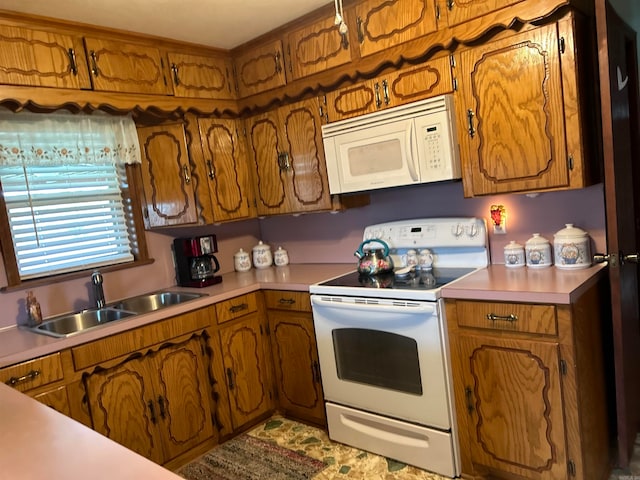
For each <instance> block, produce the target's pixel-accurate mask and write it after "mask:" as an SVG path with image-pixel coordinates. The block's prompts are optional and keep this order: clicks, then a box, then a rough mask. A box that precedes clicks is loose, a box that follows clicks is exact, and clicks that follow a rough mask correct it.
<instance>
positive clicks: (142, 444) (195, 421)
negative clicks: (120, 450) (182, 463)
mask: <svg viewBox="0 0 640 480" xmlns="http://www.w3.org/2000/svg"><path fill="white" fill-rule="evenodd" d="M204 342H205V340H204V338H203V337H202V336H194V337H192V338H191V339H189V340H187V341H184V342H182V343H178V344H175V345H170V346H163V347H160V348H158V349H156V350H153V351H150V352H148V353H145V354H143V355H141V356H140V355H133V356H132V357H131V358H130V359H128V360H126V361H125V362H124V363H122V364H120V365H118V366H115V367H112V368H107V369H102V368H96V369H95V371H93V372H91V373H90V374H87V375H85V378H84V384H85V388H86V391H87V401H88V403H89V407H90V410H91V414H92V418H93V427H94V429H95V430H96V431H97V432H100V433H102V434H103V435H105V436H107V437H109V438H111V439H112V440H114V441H116V442H118V443H120V444H122V445H124V446H126V447H127V448H130V449H131V450H133V451H135V452H137V453H139V454H141V455H143V456H144V457H146V458H149V459H151V460H153V461H155V462H156V463H160V464H162V463H166V462H167V461H169V460H171V459H173V458H175V457H177V456H178V455H180V454H181V453H184V452H186V451H188V450H190V449H191V448H193V447H195V446H196V445H198V444H200V443H202V442H203V441H205V440H207V439H208V438H209V437H211V436H212V435H213V422H212V413H211V412H212V403H211V402H212V401H211V398H210V384H209V379H208V376H207V363H208V362H206V361H205V358H204V357H203V354H202V351H204Z"/></svg>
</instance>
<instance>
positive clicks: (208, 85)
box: [167, 52, 236, 100]
mask: <svg viewBox="0 0 640 480" xmlns="http://www.w3.org/2000/svg"><path fill="white" fill-rule="evenodd" d="M167 56H168V58H169V65H170V67H171V80H172V82H173V92H174V94H175V96H176V97H194V98H212V99H218V100H231V99H235V98H236V92H235V85H234V82H233V62H232V61H231V60H230V59H226V58H222V57H210V56H199V55H188V54H184V53H177V52H168V54H167Z"/></svg>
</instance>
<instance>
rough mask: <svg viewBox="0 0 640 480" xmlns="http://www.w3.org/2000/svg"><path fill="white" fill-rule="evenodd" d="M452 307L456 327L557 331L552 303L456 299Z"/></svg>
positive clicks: (555, 332) (517, 330) (554, 332)
mask: <svg viewBox="0 0 640 480" xmlns="http://www.w3.org/2000/svg"><path fill="white" fill-rule="evenodd" d="M456 310H457V317H458V325H459V326H460V327H475V328H487V329H493V330H507V331H513V332H526V333H540V334H545V335H557V334H558V326H557V322H556V307H555V306H554V305H530V304H521V303H498V302H496V303H487V302H468V301H457V302H456Z"/></svg>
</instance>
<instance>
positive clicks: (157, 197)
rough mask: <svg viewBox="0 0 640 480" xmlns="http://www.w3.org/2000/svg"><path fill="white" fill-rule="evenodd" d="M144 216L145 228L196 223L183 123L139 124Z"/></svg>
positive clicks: (193, 194)
mask: <svg viewBox="0 0 640 480" xmlns="http://www.w3.org/2000/svg"><path fill="white" fill-rule="evenodd" d="M138 138H139V140H140V150H141V155H142V165H141V172H142V185H143V189H144V199H143V205H144V211H143V216H144V220H145V225H146V226H147V228H153V227H164V226H170V225H182V224H192V223H196V222H197V211H196V202H195V193H194V186H193V180H192V177H191V167H190V165H189V155H188V151H187V143H186V139H185V133H184V125H183V124H182V123H173V124H167V125H159V126H153V127H139V128H138Z"/></svg>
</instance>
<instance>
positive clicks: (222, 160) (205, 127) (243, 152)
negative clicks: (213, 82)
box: [193, 117, 256, 223]
mask: <svg viewBox="0 0 640 480" xmlns="http://www.w3.org/2000/svg"><path fill="white" fill-rule="evenodd" d="M197 124H198V129H199V135H198V138H199V139H200V143H201V145H202V151H203V155H202V162H201V163H200V165H198V167H197V169H196V174H194V176H195V175H197V176H198V177H199V178H198V190H197V191H198V197H199V198H200V199H201V203H202V204H203V217H204V223H214V222H223V221H228V220H237V219H241V218H251V217H255V214H256V213H255V202H254V196H253V185H252V181H251V173H250V171H249V166H248V162H247V146H246V136H245V134H244V129H243V125H242V122H241V121H240V120H227V119H216V118H202V117H201V118H198V120H197ZM193 153H194V154H195V152H193ZM194 156H195V155H194ZM205 189H206V190H205Z"/></svg>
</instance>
